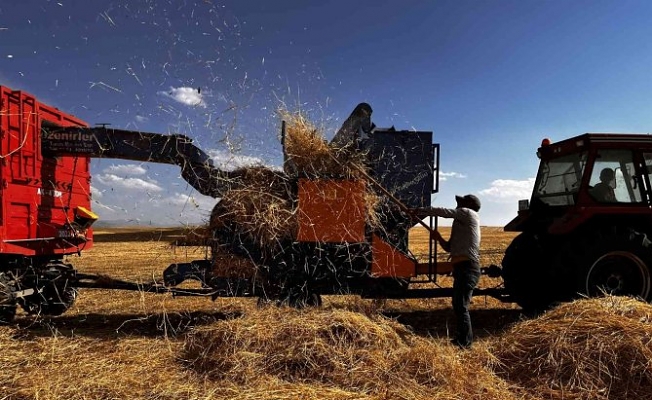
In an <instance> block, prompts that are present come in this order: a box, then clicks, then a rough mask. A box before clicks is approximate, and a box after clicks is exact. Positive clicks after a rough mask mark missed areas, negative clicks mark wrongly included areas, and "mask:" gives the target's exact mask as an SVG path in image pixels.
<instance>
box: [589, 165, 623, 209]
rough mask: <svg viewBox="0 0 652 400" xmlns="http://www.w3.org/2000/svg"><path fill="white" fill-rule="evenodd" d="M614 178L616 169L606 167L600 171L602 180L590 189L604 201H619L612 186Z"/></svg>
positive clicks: (596, 197)
mask: <svg viewBox="0 0 652 400" xmlns="http://www.w3.org/2000/svg"><path fill="white" fill-rule="evenodd" d="M614 179H615V174H614V170H613V169H611V168H604V169H603V170H602V171H600V182H599V183H597V184H596V185H595V186H594V187H593V189H591V191H590V193H591V196H593V198H594V199H596V200H597V201H599V202H602V203H613V202H616V201H618V200H617V199H616V194H615V193H614V188H613V187H612V186H611V182H613V180H614Z"/></svg>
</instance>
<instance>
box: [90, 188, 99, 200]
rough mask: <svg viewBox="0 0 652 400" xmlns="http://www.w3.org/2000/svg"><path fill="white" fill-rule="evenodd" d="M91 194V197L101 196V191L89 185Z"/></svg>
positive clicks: (97, 197)
mask: <svg viewBox="0 0 652 400" xmlns="http://www.w3.org/2000/svg"><path fill="white" fill-rule="evenodd" d="M91 196H93V199H99V198H101V197H102V191H101V190H100V189H98V188H96V187H95V186H91Z"/></svg>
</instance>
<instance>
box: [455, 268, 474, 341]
mask: <svg viewBox="0 0 652 400" xmlns="http://www.w3.org/2000/svg"><path fill="white" fill-rule="evenodd" d="M453 279H454V281H453V311H454V312H455V318H456V319H457V333H456V336H455V339H454V340H455V342H456V343H457V344H458V345H460V346H462V347H468V346H471V343H473V329H472V327H471V315H470V314H469V304H470V303H471V296H473V289H474V288H475V286H476V285H477V284H478V281H479V280H480V265H479V264H478V263H477V262H474V261H463V262H460V263H455V265H453Z"/></svg>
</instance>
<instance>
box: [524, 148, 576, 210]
mask: <svg viewBox="0 0 652 400" xmlns="http://www.w3.org/2000/svg"><path fill="white" fill-rule="evenodd" d="M586 158H587V157H586V153H578V154H571V155H567V156H563V157H559V158H555V159H553V160H548V161H542V162H541V166H540V167H539V173H538V176H537V183H536V189H535V190H534V195H533V197H534V198H538V199H540V200H541V201H543V202H544V203H546V204H548V205H551V206H566V205H572V204H575V195H576V194H577V192H579V189H580V182H581V181H582V174H583V173H584V167H585V166H586Z"/></svg>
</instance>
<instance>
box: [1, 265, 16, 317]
mask: <svg viewBox="0 0 652 400" xmlns="http://www.w3.org/2000/svg"><path fill="white" fill-rule="evenodd" d="M13 291H14V285H13V283H12V281H11V279H9V277H7V275H6V274H5V273H2V272H0V325H6V324H10V323H11V322H12V321H13V320H14V318H15V317H16V300H14V299H12V298H11V292H13Z"/></svg>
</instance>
